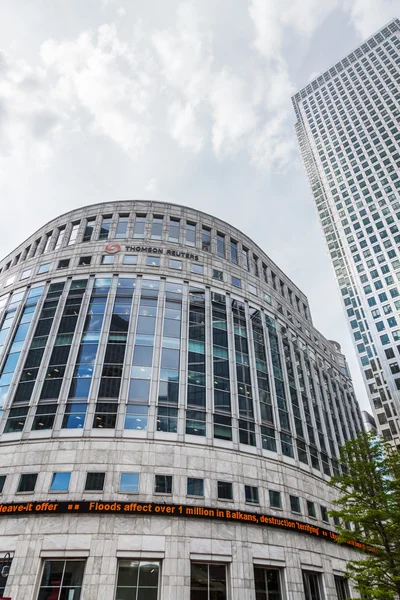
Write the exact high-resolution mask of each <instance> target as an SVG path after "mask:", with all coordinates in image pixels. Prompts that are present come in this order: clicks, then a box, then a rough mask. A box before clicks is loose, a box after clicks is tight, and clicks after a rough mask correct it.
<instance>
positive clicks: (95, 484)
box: [85, 473, 106, 492]
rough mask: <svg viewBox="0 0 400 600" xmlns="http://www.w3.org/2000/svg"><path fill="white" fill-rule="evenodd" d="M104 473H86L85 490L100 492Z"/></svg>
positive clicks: (102, 486)
mask: <svg viewBox="0 0 400 600" xmlns="http://www.w3.org/2000/svg"><path fill="white" fill-rule="evenodd" d="M105 476H106V474H105V473H87V475H86V483H85V491H87V492H102V491H103V488H104V479H105Z"/></svg>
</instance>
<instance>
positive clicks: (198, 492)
mask: <svg viewBox="0 0 400 600" xmlns="http://www.w3.org/2000/svg"><path fill="white" fill-rule="evenodd" d="M187 495H188V496H204V479H198V478H197V477H188V479H187Z"/></svg>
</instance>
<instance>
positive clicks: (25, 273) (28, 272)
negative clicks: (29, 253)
mask: <svg viewBox="0 0 400 600" xmlns="http://www.w3.org/2000/svg"><path fill="white" fill-rule="evenodd" d="M31 273H32V269H25V271H22V273H21V277H20V279H27V278H28V277H29V276H30V274H31Z"/></svg>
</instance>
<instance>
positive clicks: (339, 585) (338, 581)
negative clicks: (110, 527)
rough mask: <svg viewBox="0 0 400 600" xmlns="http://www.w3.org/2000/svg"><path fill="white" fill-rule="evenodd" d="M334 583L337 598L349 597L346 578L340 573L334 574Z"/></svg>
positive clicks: (341, 599)
mask: <svg viewBox="0 0 400 600" xmlns="http://www.w3.org/2000/svg"><path fill="white" fill-rule="evenodd" d="M335 585H336V593H337V597H338V600H346V598H350V590H349V583H348V581H347V579H345V578H344V577H341V576H340V575H335Z"/></svg>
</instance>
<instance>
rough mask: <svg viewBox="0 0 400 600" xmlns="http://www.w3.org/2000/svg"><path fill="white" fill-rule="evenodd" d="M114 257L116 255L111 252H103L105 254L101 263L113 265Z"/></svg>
mask: <svg viewBox="0 0 400 600" xmlns="http://www.w3.org/2000/svg"><path fill="white" fill-rule="evenodd" d="M114 259H115V256H111V255H110V254H103V256H102V257H101V264H102V265H113V264H114Z"/></svg>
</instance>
